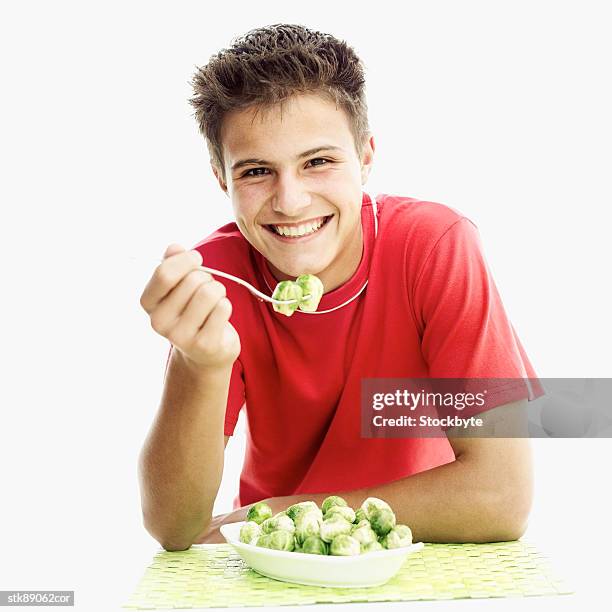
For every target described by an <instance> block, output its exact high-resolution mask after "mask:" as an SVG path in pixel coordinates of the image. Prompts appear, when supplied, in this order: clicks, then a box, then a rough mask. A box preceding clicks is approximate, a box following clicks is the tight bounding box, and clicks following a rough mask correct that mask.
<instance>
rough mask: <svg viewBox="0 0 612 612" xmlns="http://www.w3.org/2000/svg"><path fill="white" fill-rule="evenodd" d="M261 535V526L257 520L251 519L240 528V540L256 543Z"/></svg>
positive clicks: (246, 542)
mask: <svg viewBox="0 0 612 612" xmlns="http://www.w3.org/2000/svg"><path fill="white" fill-rule="evenodd" d="M260 535H261V527H260V526H259V525H258V524H257V523H256V522H255V521H249V522H248V523H245V524H244V525H243V526H242V527H241V528H240V537H239V540H240V541H241V542H244V543H245V544H255V543H256V542H257V538H259V536H260Z"/></svg>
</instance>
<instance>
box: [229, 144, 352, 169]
mask: <svg viewBox="0 0 612 612" xmlns="http://www.w3.org/2000/svg"><path fill="white" fill-rule="evenodd" d="M341 150H342V148H341V147H335V146H333V145H323V146H322V147H314V148H313V149H308V151H304V152H303V153H300V154H299V155H298V156H297V157H296V160H299V159H302V158H303V157H309V156H310V155H314V154H315V153H319V152H320V151H341ZM270 163H271V162H269V161H266V160H265V159H257V158H254V157H251V158H249V159H241V160H240V161H237V162H236V163H235V164H233V165H232V170H237V169H238V168H242V166H250V165H252V164H254V165H257V166H269V165H270Z"/></svg>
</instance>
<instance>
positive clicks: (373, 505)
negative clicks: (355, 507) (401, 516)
mask: <svg viewBox="0 0 612 612" xmlns="http://www.w3.org/2000/svg"><path fill="white" fill-rule="evenodd" d="M383 508H386V509H387V510H391V506H390V505H389V504H388V503H387V502H386V501H383V500H382V499H378V497H368V498H367V499H366V500H365V501H364V502H363V504H361V510H362V511H363V514H364V517H363V518H367V519H368V521H371V520H372V512H373V511H374V510H382V509H383Z"/></svg>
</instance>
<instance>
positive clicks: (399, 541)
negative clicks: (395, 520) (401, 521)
mask: <svg viewBox="0 0 612 612" xmlns="http://www.w3.org/2000/svg"><path fill="white" fill-rule="evenodd" d="M381 544H382V545H383V546H384V547H385V548H401V547H402V546H410V545H411V544H412V531H411V530H410V527H408V526H407V525H396V526H395V527H394V528H393V529H392V530H391V531H390V532H389V533H388V534H387V535H386V536H385V537H384V538H383V539H382V542H381Z"/></svg>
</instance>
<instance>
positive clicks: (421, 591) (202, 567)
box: [123, 541, 573, 610]
mask: <svg viewBox="0 0 612 612" xmlns="http://www.w3.org/2000/svg"><path fill="white" fill-rule="evenodd" d="M572 592H573V591H572V590H569V589H568V588H567V587H565V586H564V585H563V584H562V583H561V582H560V581H559V580H558V579H556V578H555V577H554V576H553V575H552V573H551V569H550V567H549V565H548V562H547V561H546V559H545V558H544V557H543V555H541V554H540V553H539V552H538V551H537V550H536V548H535V547H534V546H532V545H530V544H527V543H525V542H520V541H519V542H502V543H496V544H426V545H425V547H424V548H423V549H422V550H421V551H419V552H418V553H414V554H412V555H410V556H409V557H408V558H407V559H406V562H405V563H404V565H403V566H402V569H401V570H400V571H399V572H398V573H397V574H396V575H395V576H394V577H393V578H392V579H391V580H390V581H389V582H388V583H387V584H385V585H383V586H380V587H371V588H362V589H346V588H324V587H310V586H302V585H299V584H292V583H287V582H279V581H277V580H272V579H270V578H266V577H265V576H260V575H259V574H257V573H256V572H254V571H253V570H251V569H249V568H248V567H247V566H246V564H245V563H244V561H242V559H241V558H240V556H239V555H238V554H237V553H236V552H235V551H234V549H233V548H232V547H231V546H230V545H229V544H219V545H217V546H192V547H191V548H190V549H189V550H185V551H182V552H166V551H160V552H159V553H158V554H157V555H156V556H155V559H154V560H153V563H152V564H151V565H150V566H149V568H148V569H147V570H146V572H145V575H144V576H143V578H142V580H141V581H140V584H139V585H138V587H137V588H136V591H135V592H134V593H133V594H132V596H131V597H130V599H129V601H128V603H127V604H125V605H124V606H123V607H125V608H140V609H149V610H154V609H163V608H226V607H228V608H229V607H234V606H235V607H243V606H264V605H266V606H271V605H278V606H287V605H300V604H315V603H348V602H374V601H412V600H418V599H423V600H425V599H429V600H432V599H463V598H486V597H513V596H519V597H522V596H530V595H558V594H568V593H572Z"/></svg>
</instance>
